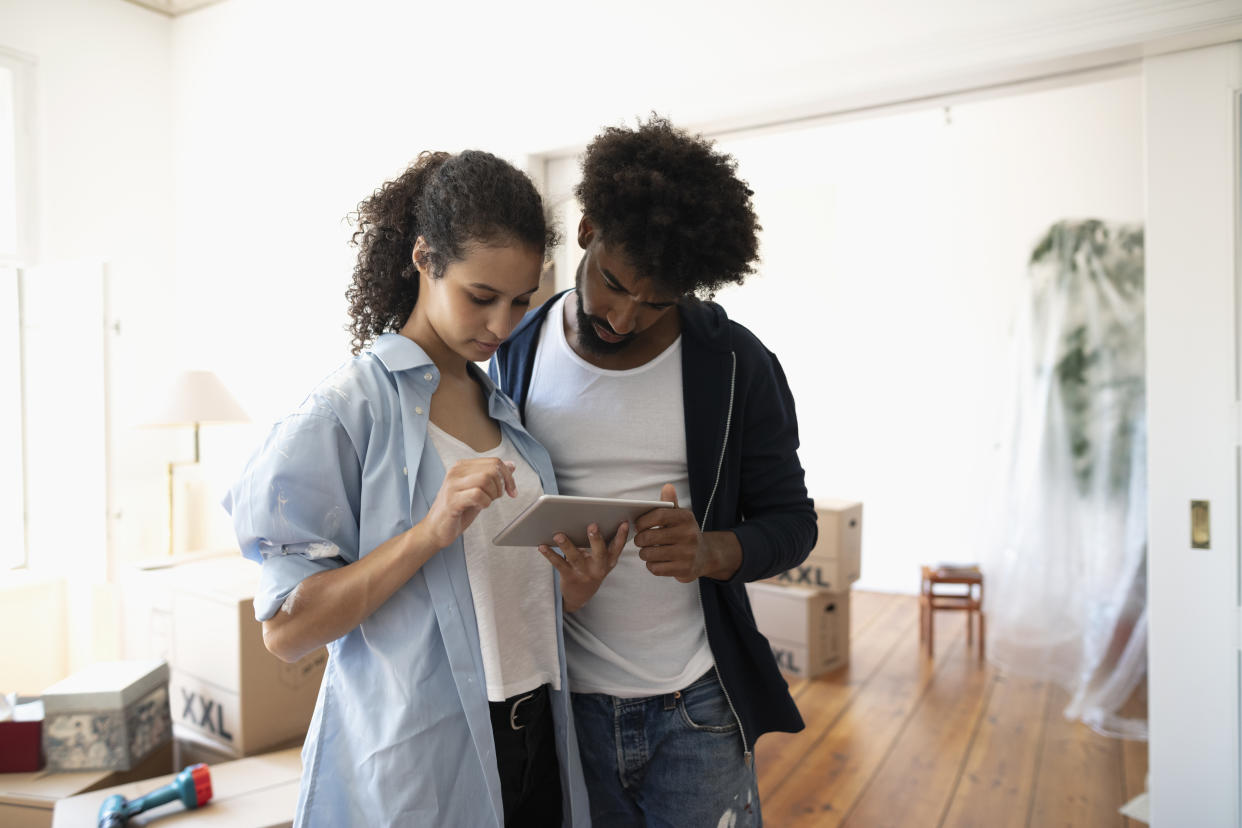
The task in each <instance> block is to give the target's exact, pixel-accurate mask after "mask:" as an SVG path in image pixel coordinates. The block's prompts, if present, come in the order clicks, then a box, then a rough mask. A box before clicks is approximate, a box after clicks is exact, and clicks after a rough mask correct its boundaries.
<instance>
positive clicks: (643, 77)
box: [170, 0, 1242, 544]
mask: <svg viewBox="0 0 1242 828" xmlns="http://www.w3.org/2000/svg"><path fill="white" fill-rule="evenodd" d="M1140 6H1141V8H1139V7H1140ZM1221 20H1233V21H1235V22H1236V21H1242V12H1240V11H1239V9H1238V8H1237V7H1236V4H1234V3H1231V2H1230V0H1212V2H1208V3H1202V4H1196V5H1194V6H1193V7H1188V6H1186V4H1184V3H1177V2H1159V3H1154V4H1153V3H1137V2H1134V3H1121V4H1118V3H1115V2H1112V0H1089V1H1088V2H1084V1H1083V0H1045V2H1041V3H1038V4H997V3H988V2H984V1H983V0H945V2H941V3H936V4H927V3H923V2H917V0H894V2H891V3H886V4H882V5H878V4H857V3H846V2H844V0H832V2H826V3H819V4H806V3H803V2H798V0H778V1H777V2H773V3H769V4H767V5H765V7H764V10H763V13H762V14H756V13H755V11H754V7H753V5H752V4H747V3H742V2H741V0H729V1H728V2H725V3H723V4H721V3H717V4H713V5H711V6H710V7H705V6H702V5H700V4H669V3H666V2H656V0H638V2H636V3H633V4H630V5H628V6H627V7H626V8H625V9H624V10H623V11H620V10H618V9H617V8H616V7H613V6H600V5H593V4H581V3H572V2H570V1H569V0H542V2H540V3H538V4H536V5H534V6H529V5H527V6H521V5H514V4H511V3H502V2H496V1H492V0H489V2H478V3H469V4H452V3H444V4H397V3H389V2H382V0H357V1H356V2H351V3H340V2H318V3H300V2H293V0H226V2H222V3H218V4H216V5H212V6H209V7H207V8H205V9H202V10H201V11H198V12H195V13H193V14H190V15H186V16H184V17H180V18H177V19H176V20H175V21H174V23H173V31H174V40H173V44H174V45H173V54H174V78H175V90H176V91H175V95H174V100H175V115H174V131H175V143H176V152H177V159H176V176H177V200H176V209H175V215H176V249H177V251H178V262H177V277H176V287H175V290H176V299H175V307H176V308H177V309H178V310H179V314H178V320H179V322H181V323H182V325H183V327H182V328H181V330H180V331H179V333H178V336H177V338H176V340H175V341H174V342H172V343H170V350H171V351H173V352H174V353H175V354H176V357H175V358H176V360H178V361H180V362H182V363H184V364H186V365H187V366H188V367H210V368H213V369H214V370H216V371H217V372H218V373H219V374H220V375H221V376H222V378H223V379H224V380H225V382H226V383H228V384H230V385H231V386H232V387H233V389H234V390H235V391H236V393H237V394H238V396H239V398H240V399H241V400H242V402H243V404H245V405H246V406H247V407H248V408H249V409H250V412H251V414H252V415H253V417H254V419H255V421H256V426H255V427H254V428H252V429H239V430H234V431H235V432H236V433H231V434H230V433H221V431H220V430H219V429H214V430H209V431H208V432H205V434H204V454H205V457H206V458H207V461H206V462H207V463H208V464H209V465H210V466H212V468H209V469H207V470H205V471H206V474H207V476H208V477H209V478H211V479H212V480H213V481H214V482H213V483H212V486H216V487H218V486H221V485H225V484H227V482H228V481H229V479H230V478H231V476H232V474H234V473H235V470H236V468H237V467H238V466H239V465H240V463H241V462H243V460H244V458H245V456H246V454H247V453H248V451H249V449H250V447H251V446H253V444H254V443H255V441H256V440H257V439H258V437H259V434H260V432H261V430H262V428H261V424H267V423H269V422H270V421H271V420H272V419H274V418H275V417H277V416H279V415H280V414H282V413H283V412H284V411H286V410H288V409H289V408H290V407H292V406H293V405H295V404H296V403H297V402H298V400H299V399H300V398H301V396H302V395H303V394H304V393H305V391H306V390H307V389H308V388H309V387H311V386H312V385H313V384H314V383H315V382H316V381H317V380H318V379H319V378H321V377H322V376H323V375H324V374H325V373H326V372H327V371H328V370H329V369H330V368H331V367H333V366H334V365H335V364H336V363H337V362H338V361H339V360H340V359H341V358H342V357H344V356H345V354H346V352H347V341H348V337H347V335H346V334H345V333H344V332H343V330H342V329H343V327H344V325H345V324H346V322H347V319H346V315H345V303H344V299H343V298H342V294H343V291H344V289H345V287H346V286H347V284H348V278H349V270H350V267H351V264H352V252H351V250H350V249H349V248H348V247H347V246H346V244H345V242H346V240H347V238H348V232H349V230H348V227H347V226H346V225H345V224H344V223H343V222H342V218H343V217H344V215H345V214H346V213H347V212H348V211H349V210H350V209H351V208H352V207H353V206H354V205H356V204H357V202H358V201H359V200H360V199H361V198H362V197H364V196H365V195H367V194H368V193H369V192H370V191H371V190H372V189H373V188H374V187H375V186H377V185H378V184H379V183H380V182H381V181H382V180H384V179H385V178H387V177H390V176H392V175H394V174H395V173H396V172H398V171H399V170H400V169H401V168H403V166H404V165H405V164H406V163H407V162H408V161H409V160H410V159H411V158H412V156H414V155H415V153H416V152H417V151H419V150H420V149H424V148H437V149H449V150H453V149H459V148H462V147H464V146H468V145H475V146H482V147H485V148H487V149H490V150H492V151H494V152H497V153H498V154H501V155H503V156H506V157H509V158H511V159H513V160H515V161H517V162H519V163H521V162H522V159H523V158H524V157H526V156H528V155H530V154H538V153H547V152H549V151H555V150H557V149H558V148H563V147H571V146H575V145H581V144H582V143H584V142H585V141H587V140H588V139H589V138H590V136H591V135H593V134H594V133H595V132H596V131H597V130H598V129H599V127H600V126H601V125H603V124H610V123H618V122H622V121H627V120H630V121H632V119H633V118H634V117H635V116H636V115H640V114H644V113H647V112H649V111H651V110H653V109H655V110H658V111H661V112H663V113H665V114H668V115H670V116H671V117H672V118H673V119H674V120H675V121H677V122H678V123H681V124H686V125H708V124H725V123H731V122H737V121H739V120H742V121H747V120H751V121H753V120H755V119H759V120H762V119H763V117H765V113H767V114H773V115H779V114H782V113H784V114H788V113H789V112H792V111H803V112H805V111H807V110H819V111H822V110H824V109H829V110H831V109H834V108H841V107H849V106H855V105H864V104H865V103H868V102H869V103H874V102H875V101H877V100H883V99H885V98H888V99H893V98H895V97H901V96H905V97H910V96H918V95H920V94H927V93H928V90H932V89H940V90H942V91H943V90H944V89H952V88H960V87H961V85H965V86H971V85H980V84H990V83H997V82H1001V81H1003V80H1005V79H1006V78H1012V77H1018V76H1021V73H1022V72H1023V71H1026V72H1032V71H1052V70H1053V69H1057V70H1064V68H1066V65H1069V64H1073V63H1074V61H1073V60H1070V61H1069V64H1057V65H1056V66H1055V67H1052V68H1051V69H1050V68H1049V67H1050V66H1051V64H1052V61H1054V60H1057V59H1064V58H1066V56H1067V55H1076V54H1085V53H1089V52H1093V51H1094V53H1099V52H1100V51H1101V50H1104V51H1107V52H1108V59H1109V60H1117V59H1122V58H1125V57H1132V58H1133V57H1137V56H1139V55H1140V54H1141V53H1142V49H1143V48H1144V47H1143V45H1142V44H1145V43H1146V42H1147V41H1148V40H1150V39H1151V38H1153V37H1157V36H1163V35H1164V34H1167V33H1168V31H1173V30H1175V31H1178V32H1181V31H1191V32H1193V31H1195V30H1196V29H1198V28H1201V27H1203V26H1204V25H1208V24H1210V23H1212V22H1213V21H1221ZM466 32H468V33H469V36H468V37H466V36H464V34H463V33H466ZM1041 61H1042V63H1040V66H1039V68H1038V69H1032V68H1030V66H1031V64H1032V62H1041ZM1022 67H1026V68H1025V69H1023V68H1022ZM954 84H958V85H959V86H958V87H955V86H954ZM561 275H562V277H564V276H565V275H566V274H561ZM208 488H211V486H209V487H208ZM211 514H212V516H213V518H212V519H213V523H212V525H211V526H210V527H209V528H208V534H209V535H210V538H211V540H210V541H208V543H209V544H214V543H216V542H227V538H228V534H229V532H228V527H227V524H226V522H225V521H224V518H223V515H222V514H221V513H219V511H218V510H213V511H211Z"/></svg>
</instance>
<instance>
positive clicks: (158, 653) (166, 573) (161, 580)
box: [117, 549, 241, 661]
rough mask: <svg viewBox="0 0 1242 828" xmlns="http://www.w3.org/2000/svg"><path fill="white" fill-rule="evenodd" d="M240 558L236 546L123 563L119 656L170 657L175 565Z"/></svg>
mask: <svg viewBox="0 0 1242 828" xmlns="http://www.w3.org/2000/svg"><path fill="white" fill-rule="evenodd" d="M221 557H232V558H238V559H240V558H241V553H239V552H238V551H237V550H235V549H233V550H211V551H201V552H187V553H185V554H182V555H161V556H160V557H158V558H151V559H150V560H146V561H139V562H137V563H133V564H130V565H129V566H126V567H124V568H123V569H122V570H121V572H120V575H119V576H118V578H117V581H118V584H119V586H120V591H121V657H122V658H162V659H164V660H165V661H171V660H172V585H173V581H174V578H175V576H176V570H177V568H178V567H181V566H185V565H186V564H190V563H195V562H196V561H204V560H211V559H214V558H221Z"/></svg>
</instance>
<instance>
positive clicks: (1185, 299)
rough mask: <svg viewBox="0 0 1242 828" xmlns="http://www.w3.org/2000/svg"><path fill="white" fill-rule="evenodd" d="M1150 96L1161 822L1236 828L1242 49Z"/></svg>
mask: <svg viewBox="0 0 1242 828" xmlns="http://www.w3.org/2000/svg"><path fill="white" fill-rule="evenodd" d="M1144 84H1145V89H1146V94H1145V107H1146V112H1147V132H1146V135H1147V283H1148V294H1147V298H1148V301H1147V308H1148V309H1147V374H1148V392H1147V399H1148V412H1149V428H1150V432H1149V438H1148V477H1149V479H1150V484H1149V506H1150V518H1149V526H1150V533H1149V538H1150V540H1149V543H1150V547H1149V553H1148V563H1147V574H1148V613H1149V614H1148V618H1149V628H1150V642H1149V659H1148V664H1149V678H1148V681H1149V699H1150V701H1149V710H1150V725H1151V731H1150V732H1151V743H1150V745H1151V747H1150V752H1151V760H1150V764H1151V791H1152V798H1151V809H1152V810H1151V813H1152V817H1153V823H1152V824H1153V825H1155V826H1159V827H1160V828H1163V826H1181V825H1213V826H1215V825H1237V824H1238V799H1237V798H1238V794H1239V785H1238V768H1239V763H1238V741H1237V740H1238V704H1239V696H1238V679H1239V664H1240V663H1242V662H1240V661H1239V654H1238V644H1239V639H1238V633H1239V627H1238V620H1239V612H1238V605H1239V604H1240V603H1242V601H1240V600H1239V580H1238V578H1239V570H1238V554H1239V538H1238V534H1237V532H1238V509H1239V504H1238V494H1239V492H1238V479H1239V478H1238V475H1239V473H1240V472H1242V464H1240V462H1239V449H1238V448H1237V446H1238V440H1239V433H1240V432H1239V426H1240V425H1242V418H1240V417H1239V408H1238V405H1237V399H1238V389H1239V385H1238V371H1239V366H1238V362H1237V342H1238V340H1237V336H1238V331H1237V328H1236V325H1237V320H1238V318H1239V317H1238V316H1237V315H1236V314H1237V313H1238V311H1239V301H1240V296H1239V293H1238V292H1237V288H1236V285H1237V281H1236V280H1237V275H1238V272H1239V271H1238V267H1239V263H1238V260H1237V247H1236V245H1237V241H1238V239H1237V236H1236V233H1237V226H1238V225H1237V221H1238V213H1237V207H1236V201H1235V198H1236V193H1237V192H1238V190H1237V187H1238V182H1239V177H1240V175H1242V171H1240V170H1239V168H1238V166H1237V164H1236V161H1235V159H1236V157H1237V156H1236V153H1237V152H1238V142H1239V135H1240V132H1239V129H1238V124H1237V111H1236V110H1235V108H1234V107H1235V96H1236V94H1237V92H1238V91H1239V89H1242V45H1239V44H1236V43H1235V44H1230V45H1227V46H1218V47H1214V48H1211V49H1203V50H1199V51H1195V52H1188V53H1185V54H1180V55H1170V56H1167V57H1162V58H1158V59H1154V60H1151V61H1148V63H1147V65H1146V67H1145V69H1144ZM1191 500H1209V501H1211V515H1212V519H1211V535H1212V540H1211V548H1210V549H1192V548H1190V501H1191Z"/></svg>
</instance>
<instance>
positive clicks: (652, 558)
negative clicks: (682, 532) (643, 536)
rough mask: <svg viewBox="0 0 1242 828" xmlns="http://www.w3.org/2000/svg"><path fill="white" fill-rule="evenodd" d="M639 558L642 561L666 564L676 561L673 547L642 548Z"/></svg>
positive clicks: (639, 549) (639, 550)
mask: <svg viewBox="0 0 1242 828" xmlns="http://www.w3.org/2000/svg"><path fill="white" fill-rule="evenodd" d="M638 557H639V559H640V560H643V561H646V562H647V563H649V564H652V563H664V562H667V561H672V560H674V557H673V547H671V546H640V547H639V548H638Z"/></svg>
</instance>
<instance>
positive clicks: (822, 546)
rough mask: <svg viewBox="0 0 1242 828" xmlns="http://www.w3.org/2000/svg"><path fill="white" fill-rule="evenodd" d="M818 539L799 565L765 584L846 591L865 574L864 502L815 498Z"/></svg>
mask: <svg viewBox="0 0 1242 828" xmlns="http://www.w3.org/2000/svg"><path fill="white" fill-rule="evenodd" d="M815 515H816V518H817V520H818V522H819V539H818V540H817V541H816V542H815V548H814V549H812V550H811V554H809V555H808V556H807V558H806V560H805V561H803V562H802V564H801V565H800V566H797V567H795V568H793V569H790V570H787V571H785V572H782V573H780V574H779V575H777V576H776V577H774V578H767V579H765V583H773V584H783V585H785V586H804V587H813V588H815V589H828V590H837V591H839V590H844V589H849V588H850V584H852V583H854V582H855V581H857V580H858V578H859V576H860V575H861V573H862V504H861V503H856V502H854V501H850V500H827V499H817V500H816V501H815Z"/></svg>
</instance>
